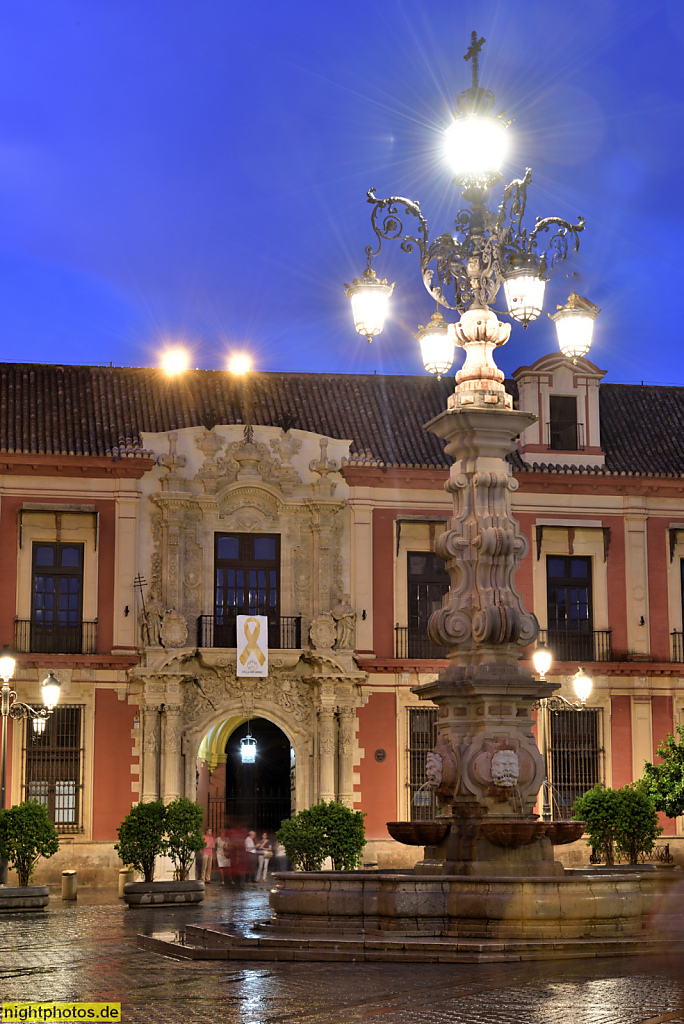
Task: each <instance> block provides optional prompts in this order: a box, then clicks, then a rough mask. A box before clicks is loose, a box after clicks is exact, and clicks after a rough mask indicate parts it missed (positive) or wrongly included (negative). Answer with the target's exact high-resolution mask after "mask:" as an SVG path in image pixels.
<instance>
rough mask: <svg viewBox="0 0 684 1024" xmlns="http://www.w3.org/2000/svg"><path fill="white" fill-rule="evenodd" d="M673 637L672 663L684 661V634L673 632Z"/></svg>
mask: <svg viewBox="0 0 684 1024" xmlns="http://www.w3.org/2000/svg"><path fill="white" fill-rule="evenodd" d="M670 636H671V637H672V661H679V662H682V661H684V633H678V632H677V631H676V630H673V631H672V633H671V634H670Z"/></svg>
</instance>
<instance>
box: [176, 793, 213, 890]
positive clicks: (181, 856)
mask: <svg viewBox="0 0 684 1024" xmlns="http://www.w3.org/2000/svg"><path fill="white" fill-rule="evenodd" d="M203 818H204V811H203V809H202V807H201V805H200V804H198V803H197V801H196V800H189V799H188V798H187V797H186V796H179V797H176V799H175V800H172V801H171V803H170V804H169V805H168V807H167V808H166V852H167V853H168V855H169V857H170V858H171V860H172V861H173V866H174V868H175V869H176V870H175V874H176V877H177V880H178V881H179V882H187V881H188V875H189V873H190V868H191V866H192V864H193V863H194V861H195V857H196V855H197V854H198V853H199V852H200V850H203V849H204V844H205V840H204V834H203V832H202V820H203Z"/></svg>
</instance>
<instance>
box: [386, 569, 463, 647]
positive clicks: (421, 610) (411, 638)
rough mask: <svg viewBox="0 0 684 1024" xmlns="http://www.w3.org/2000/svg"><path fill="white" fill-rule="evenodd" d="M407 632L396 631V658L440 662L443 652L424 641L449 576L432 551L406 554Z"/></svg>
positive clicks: (445, 590) (426, 638)
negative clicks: (433, 659)
mask: <svg viewBox="0 0 684 1024" xmlns="http://www.w3.org/2000/svg"><path fill="white" fill-rule="evenodd" d="M407 572H408V579H407V597H408V629H406V630H402V629H401V627H399V628H398V629H397V657H398V658H401V657H408V658H444V657H445V656H446V651H445V649H444V648H443V647H438V646H437V645H436V644H433V643H431V642H430V640H429V639H428V635H427V627H428V622H429V621H430V616H431V615H432V613H433V612H434V611H436V610H437V609H438V608H441V607H442V597H443V596H444V594H446V593H447V592H448V590H449V585H450V580H449V574H448V572H447V571H446V569H445V568H444V562H443V561H442V559H441V558H440V557H439V555H436V554H435V553H434V552H433V551H409V552H407Z"/></svg>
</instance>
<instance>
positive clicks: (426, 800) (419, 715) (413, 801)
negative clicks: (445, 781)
mask: <svg viewBox="0 0 684 1024" xmlns="http://www.w3.org/2000/svg"><path fill="white" fill-rule="evenodd" d="M436 743H437V708H408V749H407V755H408V779H407V783H406V785H407V787H408V793H409V818H410V820H411V821H432V820H434V817H435V814H436V813H437V804H436V800H435V791H434V790H433V789H428V788H427V786H426V782H427V778H426V775H425V758H426V757H427V754H428V751H430V750H432V749H433V748H434V746H435V745H436Z"/></svg>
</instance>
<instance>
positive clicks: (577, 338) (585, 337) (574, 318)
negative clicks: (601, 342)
mask: <svg viewBox="0 0 684 1024" xmlns="http://www.w3.org/2000/svg"><path fill="white" fill-rule="evenodd" d="M556 309H557V310H558V312H557V313H549V316H550V317H551V319H552V320H553V321H554V322H555V324H556V333H557V335H558V344H559V346H560V350H561V352H562V353H563V355H564V356H567V358H568V359H572V361H573V363H576V362H577V360H578V359H579V357H580V356H585V355H586V354H587V352H588V351H589V349H590V348H591V339H592V335H593V333H594V320H595V319H596V317H597V316H598V315H599V313H600V312H601V310H600V309H599V307H598V306H595V305H594V303H593V302H590V301H589V299H584V298H582V296H581V295H578V294H577V293H576V292H573V293H572V295H569V296H568V301H567V304H566V305H565V306H557V307H556Z"/></svg>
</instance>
